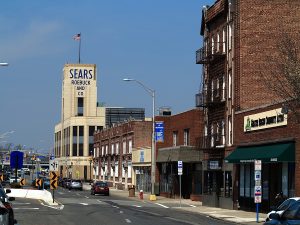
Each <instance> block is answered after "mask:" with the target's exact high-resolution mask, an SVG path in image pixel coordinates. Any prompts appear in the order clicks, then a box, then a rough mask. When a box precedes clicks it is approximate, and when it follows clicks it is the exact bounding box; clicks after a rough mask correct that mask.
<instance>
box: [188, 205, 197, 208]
mask: <svg viewBox="0 0 300 225" xmlns="http://www.w3.org/2000/svg"><path fill="white" fill-rule="evenodd" d="M189 206H191V207H193V208H196V207H197V206H195V205H189Z"/></svg>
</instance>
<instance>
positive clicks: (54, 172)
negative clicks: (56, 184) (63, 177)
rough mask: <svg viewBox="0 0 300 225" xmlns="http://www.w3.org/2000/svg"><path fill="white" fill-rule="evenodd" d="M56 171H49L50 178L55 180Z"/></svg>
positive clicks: (56, 177)
mask: <svg viewBox="0 0 300 225" xmlns="http://www.w3.org/2000/svg"><path fill="white" fill-rule="evenodd" d="M57 179H58V173H57V172H56V171H50V180H57Z"/></svg>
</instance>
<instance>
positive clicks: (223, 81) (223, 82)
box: [222, 75, 225, 101]
mask: <svg viewBox="0 0 300 225" xmlns="http://www.w3.org/2000/svg"><path fill="white" fill-rule="evenodd" d="M222 101H225V76H224V75H223V76H222Z"/></svg>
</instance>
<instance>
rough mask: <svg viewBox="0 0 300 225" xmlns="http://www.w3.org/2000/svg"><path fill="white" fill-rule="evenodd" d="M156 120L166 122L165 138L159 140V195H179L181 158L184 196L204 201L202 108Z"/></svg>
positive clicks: (173, 196)
mask: <svg viewBox="0 0 300 225" xmlns="http://www.w3.org/2000/svg"><path fill="white" fill-rule="evenodd" d="M155 121H156V123H158V122H160V123H163V127H164V138H163V140H160V141H157V143H156V149H157V159H156V162H157V169H158V172H159V173H158V176H157V177H158V179H159V188H160V195H162V196H166V197H170V198H175V197H179V196H180V183H179V182H180V179H179V175H178V161H182V167H183V172H182V175H181V182H182V190H181V195H182V197H183V198H190V199H192V200H198V201H199V200H201V195H202V160H203V155H202V152H201V151H200V148H199V144H200V138H201V136H202V132H203V110H202V109H192V110H189V111H186V112H182V113H179V114H176V115H172V116H156V117H155Z"/></svg>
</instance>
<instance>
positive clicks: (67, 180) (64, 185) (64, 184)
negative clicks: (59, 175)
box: [63, 178, 71, 188]
mask: <svg viewBox="0 0 300 225" xmlns="http://www.w3.org/2000/svg"><path fill="white" fill-rule="evenodd" d="M70 184H71V179H68V178H67V179H65V180H64V181H63V187H64V188H69V187H70Z"/></svg>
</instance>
